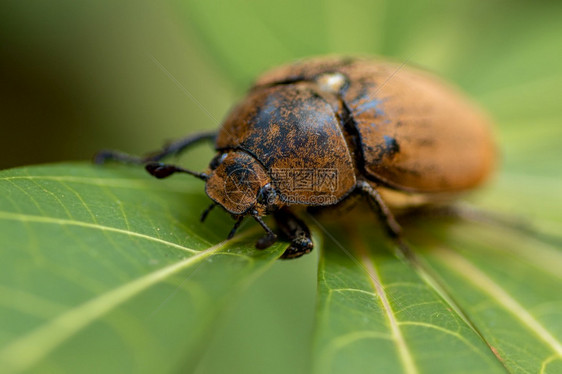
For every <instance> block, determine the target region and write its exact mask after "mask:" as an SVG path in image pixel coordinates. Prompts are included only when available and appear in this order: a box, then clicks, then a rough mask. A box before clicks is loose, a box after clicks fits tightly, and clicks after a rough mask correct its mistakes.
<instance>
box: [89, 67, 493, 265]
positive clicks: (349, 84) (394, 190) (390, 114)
mask: <svg viewBox="0 0 562 374" xmlns="http://www.w3.org/2000/svg"><path fill="white" fill-rule="evenodd" d="M202 140H214V142H215V149H216V150H217V155H216V156H215V157H214V158H213V160H212V161H211V162H210V165H209V167H208V169H207V170H206V171H205V172H204V173H198V172H193V171H190V170H188V169H184V168H181V167H178V166H174V165H169V164H163V163H161V162H160V161H161V160H162V159H163V158H165V157H167V156H170V155H173V154H177V153H179V152H182V151H184V150H185V149H187V148H188V147H190V146H191V145H193V144H196V143H197V142H199V141H202ZM107 159H113V160H118V161H124V162H134V163H143V164H145V165H146V169H147V170H148V172H149V173H151V174H152V175H153V176H155V177H157V178H164V177H167V176H169V175H171V174H173V173H176V172H181V173H188V174H191V175H194V176H196V177H198V178H200V179H202V180H204V181H205V183H206V185H205V191H206V193H207V195H208V196H209V197H210V198H211V200H213V203H212V205H211V206H210V207H209V209H207V210H206V211H205V212H204V213H203V216H202V219H204V218H205V216H206V215H207V213H208V212H209V211H210V209H211V208H212V207H214V206H216V205H220V206H222V207H223V208H224V209H225V210H226V211H228V212H229V213H231V214H232V215H233V217H234V218H235V219H236V223H235V225H234V228H233V229H232V231H231V232H230V235H229V237H232V235H234V233H235V231H236V229H237V227H238V225H239V224H240V222H241V221H242V219H243V218H244V217H245V216H248V215H249V216H252V217H253V218H254V219H255V220H256V221H257V222H258V223H259V224H260V225H261V226H262V227H263V228H264V229H265V231H266V232H267V235H266V236H265V237H263V238H262V239H260V240H259V241H258V242H257V243H256V247H257V248H266V247H268V246H269V245H271V244H272V243H273V242H275V240H276V239H277V236H276V234H274V233H273V231H272V230H271V229H270V228H269V227H268V226H267V225H266V224H265V223H264V221H263V220H262V218H261V217H263V216H265V215H270V214H272V215H273V216H274V218H275V220H276V222H277V225H278V227H279V229H280V232H281V233H282V234H283V235H284V236H286V237H287V238H288V239H290V241H291V245H290V246H289V248H288V249H287V250H286V251H285V253H284V254H283V256H282V258H296V257H300V256H302V255H303V254H306V253H308V252H310V251H311V250H312V247H313V243H312V240H311V238H310V232H309V230H308V228H307V227H306V225H305V223H304V222H303V221H302V220H300V219H299V218H297V217H296V216H295V215H294V213H293V212H292V211H291V208H293V207H296V206H307V207H319V206H331V205H335V204H338V203H340V202H342V201H343V200H345V199H346V198H347V197H348V196H350V195H353V194H361V195H364V196H366V198H367V199H369V200H370V202H371V203H373V205H374V206H375V207H376V210H377V212H378V214H379V215H380V216H381V218H382V222H383V224H384V225H385V226H386V229H387V231H388V232H389V234H390V235H391V236H392V237H395V238H397V237H399V235H400V226H399V225H398V224H397V223H396V221H395V220H394V218H393V216H392V213H391V211H390V209H389V208H388V206H391V207H392V206H394V205H397V204H399V203H401V204H406V205H408V204H413V203H414V202H416V203H419V202H420V201H421V202H424V203H431V202H435V201H439V200H441V199H442V198H443V197H445V196H451V195H455V194H457V193H458V192H461V191H464V190H468V189H472V188H474V187H476V186H478V185H480V184H481V183H482V182H483V181H484V180H485V179H486V178H487V177H488V176H489V174H490V173H491V171H492V169H493V166H494V161H495V148H494V142H493V139H492V135H491V131H490V125H489V123H488V120H487V118H486V117H485V116H484V115H483V114H482V113H481V112H480V111H479V110H478V109H477V108H475V107H474V106H473V104H472V103H471V102H470V101H469V100H467V99H466V98H465V97H464V96H463V95H461V94H460V93H459V92H458V91H457V90H455V89H454V88H452V87H450V86H449V85H447V84H445V83H444V82H442V81H441V80H439V79H437V78H435V77H433V76H431V75H429V74H428V73H426V72H422V71H419V70H415V69H412V68H405V67H402V66H399V65H398V64H394V63H390V62H385V61H373V60H366V59H355V58H334V57H330V58H317V59H310V60H303V61H300V62H297V63H294V64H291V65H287V66H282V67H280V68H277V69H273V70H271V71H269V72H267V73H265V74H264V75H262V76H261V77H259V78H258V80H257V81H256V83H255V84H254V86H253V87H252V88H251V89H250V91H249V93H248V95H247V96H246V97H245V98H244V100H242V102H241V103H239V104H238V105H237V106H236V107H235V108H234V109H233V110H232V111H231V112H230V114H229V115H228V116H227V117H226V120H225V121H224V123H223V126H222V127H221V129H220V130H219V131H218V132H216V133H215V132H213V133H204V134H198V135H195V136H190V137H188V138H186V139H183V140H180V141H178V142H176V143H173V144H171V145H169V146H167V147H165V148H164V149H163V150H161V151H159V152H155V153H152V154H150V155H148V156H146V157H133V156H129V155H126V154H123V153H119V152H112V151H102V152H100V153H98V155H97V156H96V161H98V162H103V161H105V160H107ZM396 197H398V198H400V199H396Z"/></svg>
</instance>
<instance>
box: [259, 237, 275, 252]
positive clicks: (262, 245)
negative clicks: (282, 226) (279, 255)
mask: <svg viewBox="0 0 562 374" xmlns="http://www.w3.org/2000/svg"><path fill="white" fill-rule="evenodd" d="M276 241H277V235H275V234H268V235H266V236H264V237H262V238H260V239H258V241H257V242H256V248H257V249H266V248H268V247H271V246H272V245H273V243H275V242H276Z"/></svg>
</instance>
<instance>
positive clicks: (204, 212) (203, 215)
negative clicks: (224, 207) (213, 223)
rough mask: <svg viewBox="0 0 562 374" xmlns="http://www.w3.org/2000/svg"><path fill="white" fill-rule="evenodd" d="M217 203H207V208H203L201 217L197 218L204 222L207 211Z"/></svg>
mask: <svg viewBox="0 0 562 374" xmlns="http://www.w3.org/2000/svg"><path fill="white" fill-rule="evenodd" d="M217 205H218V204H217V203H215V202H214V201H213V203H212V204H211V205H209V206H208V207H207V209H205V210H204V211H203V213H201V218H199V220H200V221H201V222H205V219H206V218H207V215H209V212H210V211H211V210H213V208H214V207H216V206H217Z"/></svg>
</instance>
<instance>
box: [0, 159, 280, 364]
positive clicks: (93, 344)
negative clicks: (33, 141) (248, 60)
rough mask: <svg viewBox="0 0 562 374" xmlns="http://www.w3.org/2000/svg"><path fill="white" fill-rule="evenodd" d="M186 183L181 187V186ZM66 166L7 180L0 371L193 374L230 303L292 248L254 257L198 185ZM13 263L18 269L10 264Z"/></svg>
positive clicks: (2, 204)
mask: <svg viewBox="0 0 562 374" xmlns="http://www.w3.org/2000/svg"><path fill="white" fill-rule="evenodd" d="M182 179H183V178H182ZM185 179H186V180H185V181H184V180H181V179H180V178H177V179H176V180H171V181H157V180H153V179H152V178H150V177H149V176H148V175H146V174H145V173H144V172H142V170H135V168H126V167H93V166H89V165H84V164H82V165H81V164H61V165H54V166H42V167H32V168H22V169H14V170H8V171H4V172H2V173H0V191H1V192H0V237H2V243H3V244H2V249H1V252H0V262H1V263H2V264H3V265H4V266H3V267H2V272H0V290H1V292H0V320H2V321H3V323H2V328H1V331H0V366H1V367H2V368H3V370H7V371H9V372H22V371H28V370H30V371H33V372H49V371H52V370H55V371H64V372H74V371H76V370H77V368H80V371H81V372H109V371H111V372H130V371H134V372H168V371H172V370H177V369H179V368H182V370H185V369H188V368H193V367H194V366H195V365H196V364H197V363H198V360H199V358H198V353H199V352H201V350H202V349H203V348H204V341H205V340H207V339H208V337H207V336H208V334H209V330H210V329H211V328H212V325H213V323H214V321H215V318H216V317H217V315H218V314H219V313H220V311H221V309H222V307H223V306H224V305H226V303H227V302H228V301H229V300H232V299H233V298H235V297H236V295H237V294H238V292H239V291H240V290H241V289H242V288H244V287H245V286H246V285H248V284H249V283H250V282H251V281H252V280H253V279H255V278H256V277H257V276H258V275H259V274H260V273H262V272H263V271H265V269H267V268H268V267H269V266H271V265H272V263H273V262H274V261H275V260H276V258H277V257H279V255H280V254H281V253H282V250H283V247H284V245H283V243H279V244H277V245H275V246H273V247H272V248H270V249H268V250H265V251H257V250H254V249H252V247H253V244H252V242H253V241H255V240H256V238H257V237H258V236H259V230H258V231H257V232H256V228H254V229H252V230H251V231H247V230H243V231H244V232H243V233H240V234H238V235H237V236H236V237H235V239H233V240H232V241H227V242H225V241H223V240H224V238H225V236H226V234H227V233H228V231H225V230H228V227H229V226H230V225H232V222H231V220H230V219H229V217H228V216H227V215H225V214H222V213H217V212H213V213H214V214H212V215H211V217H209V221H208V222H206V223H205V224H202V223H200V222H198V216H199V214H200V212H201V211H202V210H203V209H204V208H205V207H206V205H207V204H208V202H209V200H208V199H207V198H206V197H204V194H203V185H202V184H201V182H199V181H196V180H194V181H193V180H188V179H187V178H185ZM6 264H9V266H6Z"/></svg>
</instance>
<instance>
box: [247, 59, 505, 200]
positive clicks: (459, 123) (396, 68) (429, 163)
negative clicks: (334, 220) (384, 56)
mask: <svg viewBox="0 0 562 374" xmlns="http://www.w3.org/2000/svg"><path fill="white" fill-rule="evenodd" d="M330 74H332V75H334V74H336V75H337V76H340V77H343V78H344V79H345V84H342V85H340V86H334V87H335V88H337V93H336V94H337V97H338V98H339V99H340V100H341V105H342V106H343V107H342V108H334V109H335V110H337V111H339V113H338V116H339V117H340V118H342V117H343V118H344V119H346V118H345V117H348V118H347V120H348V121H349V122H351V123H352V125H350V126H348V127H347V128H346V131H347V133H348V134H349V135H350V136H352V137H355V139H356V142H358V143H359V145H360V146H359V148H360V149H358V150H356V151H358V152H359V155H358V159H359V161H358V162H359V163H362V165H358V166H359V168H358V172H359V173H361V172H363V173H366V175H365V177H367V178H368V179H370V180H374V181H376V182H378V183H380V184H383V185H386V186H388V187H391V188H394V189H397V190H404V191H413V192H421V193H442V192H457V191H461V190H465V189H470V188H472V187H474V186H477V185H478V184H480V183H482V181H483V180H484V179H485V178H486V177H487V176H488V175H489V174H490V172H491V170H492V168H493V166H494V160H495V148H494V144H493V141H492V135H491V133H490V126H489V123H488V120H487V119H486V118H485V117H484V116H483V115H482V114H481V113H480V111H479V110H478V109H477V108H475V106H474V105H473V104H472V103H471V102H470V101H468V100H467V99H466V98H465V97H464V96H463V95H461V94H460V93H459V92H458V91H457V90H455V89H454V88H452V87H450V86H449V85H447V84H445V83H443V82H442V81H441V80H439V79H437V78H435V77H433V76H431V75H429V74H428V73H426V72H422V71H419V70H415V69H412V68H407V67H404V66H401V65H398V64H394V63H389V62H376V61H370V60H361V59H342V58H321V59H313V60H306V61H302V62H298V63H296V64H292V65H288V66H283V67H280V68H277V69H275V70H272V71H270V72H268V73H266V74H264V75H263V76H262V77H260V78H259V79H258V81H257V82H256V85H255V88H254V92H260V91H261V90H260V89H259V88H260V87H262V88H265V87H278V86H279V85H281V86H287V85H289V86H298V85H300V84H304V83H306V84H311V83H309V82H317V83H318V82H320V79H321V77H325V76H330ZM329 91H330V90H329V89H328V90H326V89H325V88H322V85H320V84H317V89H316V92H317V93H318V94H319V95H321V96H323V97H325V98H326V100H327V101H330V95H331V94H332V93H330V92H329ZM354 132H355V134H353V133H354ZM353 151H354V150H353V149H351V152H352V153H353Z"/></svg>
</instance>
